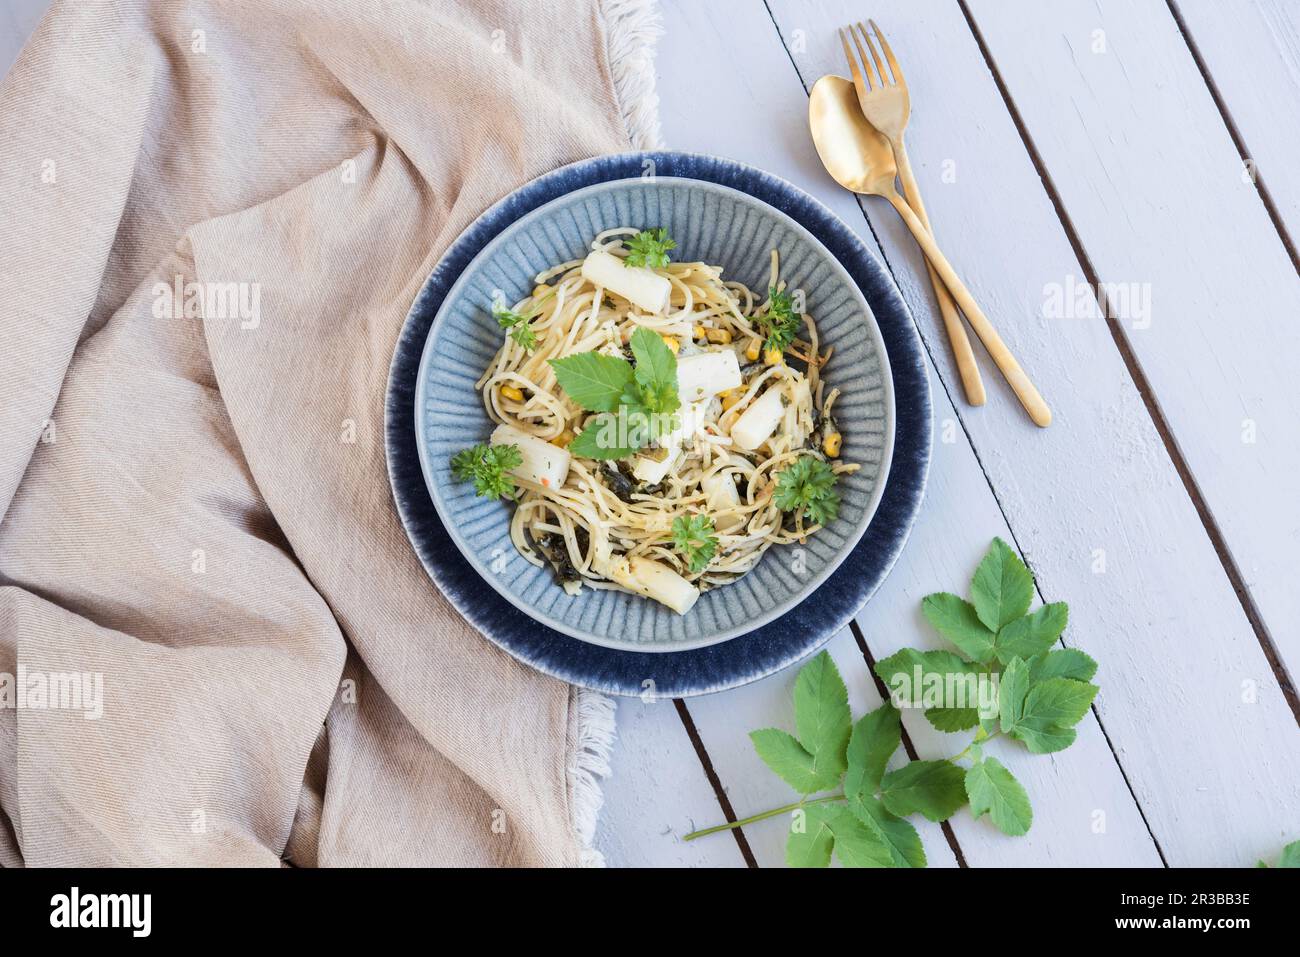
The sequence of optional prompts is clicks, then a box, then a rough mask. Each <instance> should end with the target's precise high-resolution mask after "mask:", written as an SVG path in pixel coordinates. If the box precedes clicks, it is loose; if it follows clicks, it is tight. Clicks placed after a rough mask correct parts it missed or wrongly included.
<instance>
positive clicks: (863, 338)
mask: <svg viewBox="0 0 1300 957" xmlns="http://www.w3.org/2000/svg"><path fill="white" fill-rule="evenodd" d="M648 163H653V164H654V165H653V167H649V168H652V169H654V170H655V173H656V176H655V177H654V178H653V179H651V180H647V179H644V178H643V174H644V172H645V170H646V169H647V168H648V166H647V164H648ZM615 225H633V226H638V227H651V226H660V225H662V226H666V227H667V228H668V230H669V232H670V233H671V234H672V235H673V236H674V237H675V238H677V239H678V242H679V248H678V249H677V250H676V251H675V258H679V259H682V260H695V259H702V260H704V261H707V262H713V263H718V264H720V265H722V266H723V267H724V269H725V273H724V274H725V275H726V276H727V277H728V278H732V279H739V280H740V281H742V282H745V283H746V284H747V285H749V286H750V287H751V288H756V289H757V288H762V286H763V285H765V283H766V272H767V265H766V255H767V252H768V250H769V249H770V248H772V247H773V246H775V247H776V248H777V249H778V250H779V251H780V252H781V255H782V275H783V276H784V277H785V278H786V279H787V281H789V282H790V283H791V285H792V286H793V287H799V288H802V289H804V290H805V292H806V293H807V295H808V300H809V307H808V308H809V311H810V312H812V313H813V314H814V315H815V316H817V319H818V328H819V330H820V331H821V332H822V340H823V342H825V343H828V344H833V345H834V346H835V350H836V351H835V356H834V358H833V359H832V361H831V363H830V365H829V366H828V368H827V370H826V373H825V374H826V377H827V379H828V381H829V382H830V384H832V385H836V386H838V387H839V388H840V389H841V390H842V391H843V392H844V395H843V396H842V397H841V399H840V400H839V402H837V405H836V413H837V419H839V420H840V422H841V429H842V431H843V433H844V435H845V443H846V444H845V450H844V457H845V459H846V460H848V461H858V462H862V463H864V466H865V467H864V468H863V469H862V471H861V472H860V473H858V474H857V475H855V476H852V477H851V478H849V479H848V480H842V481H841V485H842V486H843V488H842V491H843V494H844V507H843V508H842V512H841V517H840V518H839V519H838V520H837V522H836V523H834V524H833V525H832V526H831V527H829V528H827V529H826V530H824V531H823V532H822V533H819V534H818V535H817V536H813V537H812V538H811V539H810V540H809V546H808V547H807V548H806V549H805V553H804V554H803V555H801V556H800V558H799V566H798V567H800V568H801V569H802V570H803V574H802V576H794V575H789V574H786V572H788V571H789V569H788V568H786V567H785V566H786V565H787V564H788V563H787V562H786V561H784V560H782V559H781V558H780V552H781V551H782V549H781V548H777V549H773V550H772V551H770V552H769V553H768V555H767V556H765V557H764V559H763V561H762V562H760V563H759V565H758V566H757V568H756V569H755V570H754V571H753V572H751V573H750V574H749V575H748V576H746V577H745V578H744V579H741V580H740V581H739V582H737V583H736V584H733V585H729V586H726V587H725V588H721V589H716V590H714V591H711V592H707V593H705V595H704V596H702V597H701V600H700V602H699V603H697V605H696V608H695V609H693V610H692V612H691V613H690V614H688V615H686V616H677V615H674V614H672V613H671V612H669V611H668V610H667V609H663V608H661V607H660V606H658V605H657V604H655V603H653V602H649V601H645V600H643V599H640V598H636V597H634V596H629V595H624V594H622V593H619V592H611V591H596V592H593V591H591V590H590V589H584V591H583V593H582V594H580V595H579V596H577V597H570V596H567V595H565V594H564V593H563V592H562V591H560V589H558V587H556V586H555V585H554V583H553V579H552V578H551V576H550V574H549V572H548V571H547V570H545V569H537V568H535V567H534V566H531V565H529V564H527V563H526V562H524V561H523V560H522V559H521V558H519V556H518V555H517V554H515V553H514V550H513V547H512V546H511V545H510V543H509V539H508V536H507V534H506V530H507V527H508V521H509V518H508V516H509V512H508V506H506V505H504V504H502V503H499V502H487V501H486V500H482V499H475V498H474V496H473V494H472V490H470V489H469V487H468V486H466V485H461V484H460V483H454V482H452V481H451V480H450V476H449V474H443V473H446V472H447V468H446V459H447V457H448V455H449V454H450V452H451V451H455V449H458V448H460V447H461V446H463V445H469V444H472V443H473V442H475V441H481V440H483V439H484V438H485V437H486V435H487V434H488V432H489V431H490V429H491V425H492V423H491V422H490V421H489V420H488V418H487V416H486V414H485V413H484V412H483V410H482V406H481V401H480V397H479V394H478V392H477V391H476V390H474V388H473V383H474V380H475V379H477V377H478V376H479V375H480V374H481V372H482V370H483V368H485V367H486V365H487V363H488V361H489V360H490V358H491V356H492V355H493V353H494V352H495V350H496V348H497V346H498V345H499V343H500V331H499V330H497V329H496V328H495V325H494V324H491V323H485V322H484V317H486V316H487V311H486V308H485V305H484V304H485V303H490V301H491V299H492V293H493V291H494V290H496V289H500V290H503V291H504V292H505V294H506V297H507V298H508V299H511V300H513V299H516V298H520V297H521V296H522V295H524V294H525V292H526V290H527V289H528V288H531V284H532V283H531V279H532V276H533V275H534V274H535V273H537V272H539V271H541V270H542V269H545V268H547V267H549V266H550V265H553V264H555V263H557V262H561V261H564V260H567V259H572V258H579V257H580V256H581V255H582V254H583V251H584V249H585V247H586V245H587V243H589V242H590V240H591V238H592V237H593V236H594V235H595V234H596V233H597V232H599V231H600V230H601V229H606V228H609V227H611V226H615ZM868 308H869V311H870V314H871V315H873V316H874V319H875V322H874V324H873V322H872V320H871V318H865V319H864V312H865V311H866V310H867V309H868ZM435 320H436V324H435ZM431 329H432V332H431ZM891 386H892V388H891ZM891 400H892V401H891ZM386 418H387V423H386V429H387V447H388V462H389V473H390V477H391V480H392V484H393V492H394V498H395V500H396V503H397V507H398V511H399V513H400V514H401V517H402V520H403V523H404V525H405V526H406V529H407V532H408V534H409V535H410V537H411V541H412V543H413V544H414V545H415V548H416V552H417V553H418V554H419V556H420V559H421V561H422V562H423V564H424V566H425V568H426V569H427V570H428V572H429V574H430V576H431V577H432V578H433V580H434V581H435V582H436V583H437V584H438V585H439V587H440V588H442V590H443V592H444V593H445V594H446V595H447V597H448V599H449V600H450V601H451V602H452V603H453V604H454V605H455V606H456V607H457V608H458V609H459V610H460V611H461V613H462V614H464V615H465V616H466V618H467V619H468V620H469V621H470V622H471V623H473V624H474V625H475V626H476V627H478V628H479V629H480V630H481V631H483V632H484V634H485V635H487V636H488V637H489V638H490V639H492V640H493V641H495V642H496V643H497V644H499V645H501V646H502V647H503V648H505V649H506V650H507V651H509V652H510V653H511V654H513V655H514V656H515V657H517V658H519V659H520V660H522V661H524V662H526V663H528V664H530V665H532V666H534V667H536V668H538V669H540V670H542V671H544V672H547V673H549V674H553V675H555V676H557V677H560V678H563V679H565V680H567V681H571V682H573V683H575V684H580V685H584V686H587V687H592V688H597V689H600V690H604V691H609V692H613V693H618V694H642V693H645V692H646V691H647V690H651V691H653V693H656V694H659V695H665V696H672V697H677V696H685V695H692V694H702V693H707V692H711V691H719V690H723V689H725V688H729V687H735V686H737V685H740V684H744V683H746V682H748V681H753V680H756V679H758V678H761V677H763V676H765V675H767V674H771V673H772V672H774V671H777V670H779V669H780V668H783V667H785V666H787V665H789V664H791V663H793V662H795V661H798V660H799V659H801V658H803V657H805V656H807V655H809V654H811V653H812V652H813V651H815V650H816V649H817V648H818V647H819V646H820V645H821V644H822V643H823V642H825V641H826V640H828V639H829V638H830V637H831V636H833V635H834V634H836V633H837V632H838V631H839V630H840V629H842V628H843V627H844V625H845V624H847V622H848V621H849V620H850V619H851V618H852V617H853V615H854V614H855V613H856V612H857V611H858V609H859V608H861V606H862V604H863V603H864V602H865V601H866V600H867V599H868V598H869V597H870V596H871V594H872V593H873V592H874V591H875V589H876V588H877V587H878V585H879V583H880V582H881V581H882V580H883V578H884V576H885V574H886V573H887V572H888V570H889V568H890V567H892V565H893V563H894V561H895V560H896V559H897V556H898V554H899V552H900V551H901V549H902V545H903V542H904V540H905V539H906V536H907V533H908V530H909V529H910V527H911V524H912V521H913V519H914V517H915V514H916V510H917V508H918V507H919V504H920V500H921V494H922V491H923V488H924V484H925V475H926V470H927V466H928V461H929V452H930V396H929V387H928V383H927V377H926V370H925V365H924V360H923V357H922V352H921V347H920V341H919V339H918V337H917V335H916V330H915V327H914V326H913V323H912V321H911V317H910V315H909V314H908V312H907V308H906V306H905V305H904V303H903V301H902V298H901V296H899V294H898V291H897V289H896V288H895V287H894V285H893V282H892V280H891V278H890V277H889V274H888V273H887V272H886V270H885V269H884V267H883V266H882V265H881V264H880V263H879V261H878V260H876V258H875V257H874V256H873V255H872V254H871V253H870V252H869V251H868V250H867V249H866V248H865V247H864V246H863V245H862V243H861V242H860V241H859V240H858V239H857V237H856V236H854V235H853V233H852V232H851V231H850V230H849V229H848V228H847V227H846V226H845V225H844V224H843V223H841V222H840V221H839V220H838V219H836V218H835V216H834V215H833V214H831V213H830V212H829V211H828V210H827V209H826V208H825V207H823V206H822V205H821V204H819V203H817V202H816V200H814V199H812V198H811V197H809V196H807V195H806V194H804V193H803V192H801V191H800V190H798V189H796V188H795V187H793V186H791V185H790V184H788V183H786V182H784V181H782V180H780V179H777V178H776V177H773V176H771V175H769V174H766V173H763V172H761V171H758V170H755V169H752V168H749V167H745V166H742V165H740V164H736V163H732V162H729V161H726V160H720V159H714V158H711V157H703V156H694V155H689V154H683V153H668V152H662V153H634V154H623V155H619V156H608V157H599V158H597V159H592V160H587V161H583V162H581V163H577V164H574V165H572V166H567V167H564V168H562V169H559V170H556V171H555V172H553V173H549V174H547V175H545V176H542V177H540V178H539V179H537V180H534V181H533V182H532V183H529V184H528V185H526V186H524V187H522V188H521V189H520V190H518V191H516V192H515V193H513V194H511V195H510V196H508V197H507V198H506V199H504V200H502V201H501V202H500V203H498V204H497V205H495V206H493V207H492V208H491V209H490V210H488V211H487V212H486V213H484V215H483V216H481V217H480V218H479V219H478V220H477V221H476V222H475V223H474V224H473V225H472V226H471V227H470V228H469V229H468V230H466V232H465V233H464V234H463V235H462V236H461V237H460V238H459V239H458V240H457V241H456V242H455V243H454V244H453V245H452V247H451V248H450V249H449V250H448V252H447V254H446V256H445V257H444V258H443V260H442V262H441V263H439V265H438V267H437V268H436V269H435V270H434V272H433V273H432V274H431V275H430V277H429V279H428V280H427V281H426V283H425V285H424V287H423V289H422V290H421V291H420V293H419V295H418V296H417V297H416V299H415V302H414V304H413V305H412V307H411V311H410V314H409V315H408V317H407V320H406V324H405V326H404V328H403V330H402V334H401V336H400V338H399V340H398V344H397V349H396V352H395V355H394V357H393V365H392V371H391V375H390V382H389V393H388V401H387V408H386ZM479 420H481V421H479ZM421 437H422V438H421ZM444 445H445V446H446V448H443V446H444ZM452 446H455V449H453V448H452ZM891 452H892V454H891ZM426 479H427V482H428V484H427V485H426ZM430 487H433V488H435V489H437V490H438V495H437V496H436V498H437V499H438V500H439V501H438V503H437V507H435V505H434V502H433V501H432V500H431V498H430V495H429V491H428V489H429V488H430ZM439 512H441V513H442V515H443V516H445V517H446V518H447V519H448V521H447V522H445V523H444V521H443V520H442V519H441V518H440V517H439ZM452 516H455V519H454V521H453V520H452V519H451V517H452ZM448 525H451V526H452V533H451V534H449V532H448ZM859 536H860V537H859ZM462 552H463V554H462ZM493 555H498V558H497V560H496V561H495V562H494V561H493V560H492V556H493ZM778 563H779V564H778ZM485 581H486V582H488V583H489V584H491V585H492V588H484V587H483V586H484V582H485ZM746 583H749V584H748V585H746ZM819 585H820V587H818V586H819ZM742 586H745V587H742ZM814 590H815V595H813V592H814ZM810 595H811V596H813V597H811V600H804V599H806V598H809V597H810ZM796 606H797V607H796ZM525 609H527V610H525ZM742 634H743V636H744V637H736V636H738V635H742ZM727 639H732V640H727Z"/></svg>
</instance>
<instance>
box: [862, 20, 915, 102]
mask: <svg viewBox="0 0 1300 957" xmlns="http://www.w3.org/2000/svg"><path fill="white" fill-rule="evenodd" d="M867 23H869V24H871V29H872V30H873V31H874V32H875V34H876V39H877V40H879V41H880V46H881V49H883V50H884V51H885V59H886V60H888V61H889V72H890V73H892V74H894V83H895V85H897V86H907V81H906V80H904V79H903V70H902V68H901V67H900V66H899V65H898V61H897V60H895V59H894V51H893V50H891V49H889V41H888V40H886V39H885V35H884V34H883V33H881V32H880V27H879V26H877V25H876V21H875V20H868V21H867Z"/></svg>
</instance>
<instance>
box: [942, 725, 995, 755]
mask: <svg viewBox="0 0 1300 957" xmlns="http://www.w3.org/2000/svg"><path fill="white" fill-rule="evenodd" d="M1001 733H1002V732H1001V731H994V732H993V733H992V734H984V729H983V728H981V729H980V730H979V731H978V732H977V733H976V735H975V737H974V739H973V740H972V741H971V743H970V744H968V745H966V747H964V748H962V749H961V750H960V751H958V752H957V753H956V754H954V755H953V756H952V757H950V758H949V759H948V760H949V761H957V760H960V759H961V758H964V757H966V755H968V754H970V749H971V748H973V747H975V745H977V744H983V743H984V742H985V741H992V740H993V739H994V738H996V737H997V736H998V735H999V734H1001ZM981 734H983V735H984V737H980V735H981Z"/></svg>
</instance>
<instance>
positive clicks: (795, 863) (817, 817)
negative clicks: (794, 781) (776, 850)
mask: <svg viewBox="0 0 1300 957" xmlns="http://www.w3.org/2000/svg"><path fill="white" fill-rule="evenodd" d="M836 810H837V809H836V808H834V807H831V806H830V805H827V804H813V805H811V806H810V807H806V808H802V809H801V810H800V811H796V812H795V813H794V814H792V815H791V816H790V836H789V837H787V838H786V842H785V863H786V866H788V867H830V864H831V849H832V848H833V847H834V846H835V835H834V834H832V833H831V828H830V818H831V817H832V815H833V814H834V812H835V811H836Z"/></svg>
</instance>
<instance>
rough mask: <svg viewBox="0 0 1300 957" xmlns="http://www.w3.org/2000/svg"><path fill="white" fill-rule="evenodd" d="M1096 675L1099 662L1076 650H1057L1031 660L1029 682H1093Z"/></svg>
mask: <svg viewBox="0 0 1300 957" xmlns="http://www.w3.org/2000/svg"><path fill="white" fill-rule="evenodd" d="M1096 673H1097V662H1095V661H1093V660H1092V659H1091V658H1089V657H1088V656H1087V655H1085V654H1084V653H1083V652H1082V651H1078V650H1076V649H1074V648H1057V649H1056V650H1055V651H1049V652H1047V654H1045V655H1034V657H1032V658H1030V659H1029V680H1030V682H1031V683H1033V684H1037V683H1038V682H1040V681H1044V680H1046V679H1048V678H1073V679H1074V680H1076V681H1091V680H1092V678H1093V676H1094V675H1095V674H1096Z"/></svg>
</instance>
